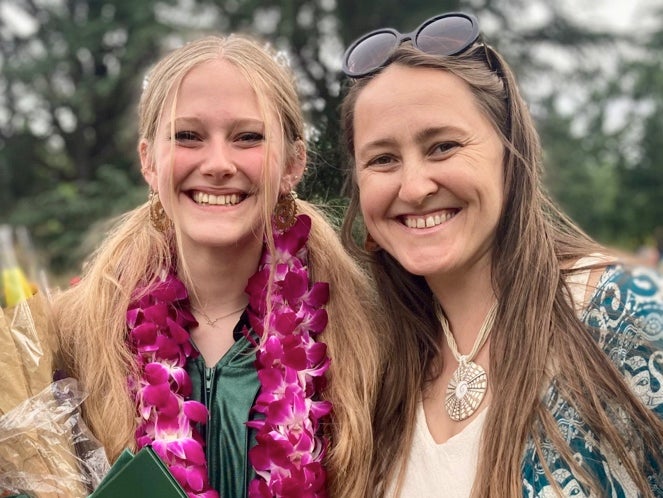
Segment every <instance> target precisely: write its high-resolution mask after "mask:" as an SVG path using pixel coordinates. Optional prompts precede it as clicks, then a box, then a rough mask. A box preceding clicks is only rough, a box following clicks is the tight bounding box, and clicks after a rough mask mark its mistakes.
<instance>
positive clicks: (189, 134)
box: [175, 130, 198, 142]
mask: <svg viewBox="0 0 663 498" xmlns="http://www.w3.org/2000/svg"><path fill="white" fill-rule="evenodd" d="M197 139H198V135H197V134H196V133H195V132H193V131H190V130H183V131H178V132H175V140H176V141H177V142H187V141H191V140H197Z"/></svg>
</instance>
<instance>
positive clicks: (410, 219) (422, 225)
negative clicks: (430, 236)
mask: <svg viewBox="0 0 663 498" xmlns="http://www.w3.org/2000/svg"><path fill="white" fill-rule="evenodd" d="M460 211H461V208H448V209H438V210H434V211H429V212H427V213H416V214H413V213H410V214H401V215H399V216H397V219H398V221H399V222H400V223H401V224H402V225H403V226H405V227H406V228H409V229H411V230H424V229H430V228H436V227H439V226H441V225H444V224H446V223H447V222H448V221H449V220H452V219H453V218H454V217H455V216H456V215H457V214H458V213H459V212H460Z"/></svg>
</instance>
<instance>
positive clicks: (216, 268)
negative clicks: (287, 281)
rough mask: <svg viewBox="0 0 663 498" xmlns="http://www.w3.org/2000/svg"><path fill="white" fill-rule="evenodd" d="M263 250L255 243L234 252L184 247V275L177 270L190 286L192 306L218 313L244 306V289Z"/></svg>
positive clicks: (245, 301)
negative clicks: (185, 271)
mask: <svg viewBox="0 0 663 498" xmlns="http://www.w3.org/2000/svg"><path fill="white" fill-rule="evenodd" d="M262 247H263V245H262V242H260V243H259V242H258V241H256V243H254V244H251V245H248V246H247V245H243V246H242V247H241V248H236V249H235V248H230V249H228V248H223V249H216V248H208V247H200V246H195V245H192V246H189V247H187V246H186V245H184V247H183V251H184V257H185V258H186V266H187V275H184V274H183V270H182V269H181V268H180V270H179V275H178V276H179V277H180V278H181V279H183V280H184V281H185V282H186V283H187V287H189V294H190V299H191V303H192V305H193V306H195V307H197V308H199V309H203V310H205V312H219V314H220V313H221V312H223V311H225V310H226V308H227V309H228V310H230V309H231V308H232V309H236V308H237V307H238V306H242V305H245V304H246V303H247V302H248V297H247V296H246V294H245V292H244V290H245V289H246V284H247V282H248V279H249V278H250V277H251V276H252V275H253V274H254V273H255V272H256V270H257V268H258V262H259V261H260V256H261V254H262Z"/></svg>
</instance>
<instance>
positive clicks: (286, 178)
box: [280, 140, 306, 194]
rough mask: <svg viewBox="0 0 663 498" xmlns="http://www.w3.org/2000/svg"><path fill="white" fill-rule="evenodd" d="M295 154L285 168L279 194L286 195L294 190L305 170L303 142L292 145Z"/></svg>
mask: <svg viewBox="0 0 663 498" xmlns="http://www.w3.org/2000/svg"><path fill="white" fill-rule="evenodd" d="M294 148H295V153H294V154H293V156H292V158H291V159H290V161H288V164H287V165H286V167H285V172H284V174H283V177H282V178H281V189H280V191H281V193H282V194H286V193H288V192H290V191H292V190H294V189H295V187H296V186H297V184H298V183H299V182H300V180H301V179H302V175H303V174H304V171H305V170H306V144H305V143H304V141H303V140H297V141H295V143H294Z"/></svg>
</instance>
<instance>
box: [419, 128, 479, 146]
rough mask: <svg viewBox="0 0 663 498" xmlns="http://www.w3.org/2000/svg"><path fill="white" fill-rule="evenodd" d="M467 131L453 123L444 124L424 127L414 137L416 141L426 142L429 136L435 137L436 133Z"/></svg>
mask: <svg viewBox="0 0 663 498" xmlns="http://www.w3.org/2000/svg"><path fill="white" fill-rule="evenodd" d="M466 134H467V132H466V131H465V130H464V129H462V128H459V127H458V126H453V125H445V126H430V127H428V128H424V129H423V130H421V131H419V132H418V133H417V134H416V135H415V137H414V139H415V141H416V142H417V143H419V144H421V143H426V142H428V141H429V140H430V139H431V138H433V137H436V136H438V135H455V136H458V135H466Z"/></svg>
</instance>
